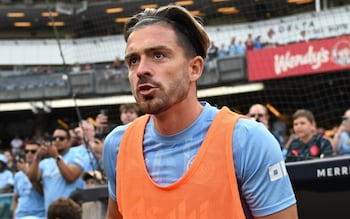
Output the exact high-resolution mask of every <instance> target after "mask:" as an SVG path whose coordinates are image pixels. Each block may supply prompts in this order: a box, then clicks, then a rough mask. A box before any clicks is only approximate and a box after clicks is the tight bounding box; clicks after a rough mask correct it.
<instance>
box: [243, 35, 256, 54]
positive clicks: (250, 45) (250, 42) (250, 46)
mask: <svg viewBox="0 0 350 219" xmlns="http://www.w3.org/2000/svg"><path fill="white" fill-rule="evenodd" d="M244 44H245V46H246V48H247V50H253V49H254V39H253V35H252V34H251V33H249V34H248V37H247V40H246V41H245V42H244Z"/></svg>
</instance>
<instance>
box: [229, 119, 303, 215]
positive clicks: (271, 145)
mask: <svg viewBox="0 0 350 219" xmlns="http://www.w3.org/2000/svg"><path fill="white" fill-rule="evenodd" d="M233 157H234V164H235V171H236V176H237V181H238V186H239V188H240V190H241V198H242V204H243V206H244V207H245V211H246V212H249V214H251V215H253V216H254V217H261V216H266V215H270V214H273V213H276V212H278V211H281V210H283V209H286V208H288V207H290V206H291V205H293V204H295V203H296V199H295V195H294V192H293V189H292V185H291V182H290V179H289V176H288V173H287V170H286V167H285V163H284V158H283V155H282V151H281V149H280V146H279V143H278V142H277V140H276V139H275V138H274V137H273V135H272V134H271V133H270V131H269V130H268V129H266V127H265V126H264V125H262V124H261V123H257V122H255V121H251V120H248V119H239V120H238V121H237V124H236V127H235V130H234V134H233Z"/></svg>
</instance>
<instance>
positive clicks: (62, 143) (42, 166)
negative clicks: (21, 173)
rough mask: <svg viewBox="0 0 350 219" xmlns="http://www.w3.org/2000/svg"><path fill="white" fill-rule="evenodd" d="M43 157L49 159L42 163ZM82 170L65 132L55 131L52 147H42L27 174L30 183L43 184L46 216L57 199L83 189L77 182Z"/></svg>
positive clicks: (80, 160)
mask: <svg viewBox="0 0 350 219" xmlns="http://www.w3.org/2000/svg"><path fill="white" fill-rule="evenodd" d="M44 155H47V157H48V158H46V159H43V160H41V158H42V157H43V156H44ZM40 160H41V161H40ZM83 169H84V162H83V161H82V158H81V156H80V155H79V154H76V153H74V152H73V151H72V150H70V135H69V131H68V129H65V128H62V127H57V128H56V129H55V130H54V132H53V137H52V144H51V145H48V144H47V143H46V142H43V143H42V145H41V146H40V148H39V150H38V151H37V153H36V154H35V157H34V161H33V162H32V163H31V165H30V168H29V171H28V178H29V179H30V181H33V182H39V181H41V182H42V184H43V192H44V200H45V212H46V213H47V211H48V208H49V205H50V204H51V203H52V202H53V201H55V200H57V199H58V198H59V197H68V196H69V195H70V193H71V192H72V191H74V190H76V189H79V188H80V189H82V188H84V184H83V183H82V180H81V178H80V175H81V174H82V172H83Z"/></svg>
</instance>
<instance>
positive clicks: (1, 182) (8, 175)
mask: <svg viewBox="0 0 350 219" xmlns="http://www.w3.org/2000/svg"><path fill="white" fill-rule="evenodd" d="M7 185H13V174H12V172H11V171H9V170H7V169H5V170H4V171H2V172H0V189H3V188H5V187H6V186H7Z"/></svg>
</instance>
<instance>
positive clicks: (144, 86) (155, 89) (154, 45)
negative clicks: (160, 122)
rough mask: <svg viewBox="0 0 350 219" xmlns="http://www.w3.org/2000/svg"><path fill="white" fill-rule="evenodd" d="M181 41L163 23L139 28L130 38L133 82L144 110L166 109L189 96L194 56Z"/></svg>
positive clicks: (128, 42)
mask: <svg viewBox="0 0 350 219" xmlns="http://www.w3.org/2000/svg"><path fill="white" fill-rule="evenodd" d="M145 36H147V38H145ZM178 41H179V40H178V38H177V36H176V34H175V32H174V30H173V29H172V28H171V27H170V26H169V25H167V24H163V23H156V24H153V25H148V26H145V27H142V28H138V29H135V30H134V31H133V32H132V33H131V34H130V36H129V38H128V40H127V45H126V52H125V53H126V57H125V61H126V63H127V65H128V70H129V80H130V85H131V89H132V92H133V95H134V97H135V99H136V101H137V103H138V105H139V107H140V109H141V111H142V112H144V113H149V114H158V113H161V112H164V111H166V110H168V109H169V108H170V107H171V106H173V105H175V104H177V103H180V102H182V101H183V100H185V99H186V98H187V97H188V93H189V90H190V74H189V72H190V69H191V62H192V61H193V59H191V58H186V55H185V51H184V49H183V47H181V46H180V44H179V42H178ZM193 82H194V81H193Z"/></svg>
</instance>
